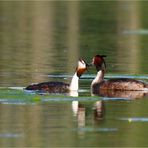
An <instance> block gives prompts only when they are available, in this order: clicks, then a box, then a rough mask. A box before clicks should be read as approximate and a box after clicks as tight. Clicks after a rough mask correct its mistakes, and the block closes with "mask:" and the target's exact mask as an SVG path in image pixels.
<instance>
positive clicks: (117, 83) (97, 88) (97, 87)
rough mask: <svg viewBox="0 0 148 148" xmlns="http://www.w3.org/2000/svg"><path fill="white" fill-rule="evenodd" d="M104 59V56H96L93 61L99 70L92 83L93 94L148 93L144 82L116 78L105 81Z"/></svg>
mask: <svg viewBox="0 0 148 148" xmlns="http://www.w3.org/2000/svg"><path fill="white" fill-rule="evenodd" d="M103 57H104V56H101V55H96V56H95V57H94V58H93V61H92V64H93V65H95V67H96V70H97V75H96V77H95V79H94V80H93V81H92V83H91V91H92V93H93V94H104V93H105V92H106V93H109V94H115V92H116V91H118V92H119V93H118V94H120V95H121V92H123V91H143V94H147V93H148V84H146V83H144V82H142V81H138V80H135V79H130V78H119V79H118V78H116V79H109V80H104V74H105V71H106V64H105V60H104V58H103ZM111 91H112V92H111ZM110 92H111V93H110ZM124 94H126V95H127V94H129V93H124ZM130 94H131V93H130ZM138 94H139V93H138ZM141 94H142V93H141ZM106 95H108V94H106ZM122 95H123V94H122ZM123 96H125V95H123ZM137 96H138V95H137Z"/></svg>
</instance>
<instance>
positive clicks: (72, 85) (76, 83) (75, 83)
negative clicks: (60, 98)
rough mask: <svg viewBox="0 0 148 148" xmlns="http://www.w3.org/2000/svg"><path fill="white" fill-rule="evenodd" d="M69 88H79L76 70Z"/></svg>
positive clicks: (73, 89) (76, 89) (74, 89)
mask: <svg viewBox="0 0 148 148" xmlns="http://www.w3.org/2000/svg"><path fill="white" fill-rule="evenodd" d="M69 89H70V90H71V91H78V89H79V77H78V76H77V72H76V73H75V74H74V75H73V77H72V80H71V83H70V88H69Z"/></svg>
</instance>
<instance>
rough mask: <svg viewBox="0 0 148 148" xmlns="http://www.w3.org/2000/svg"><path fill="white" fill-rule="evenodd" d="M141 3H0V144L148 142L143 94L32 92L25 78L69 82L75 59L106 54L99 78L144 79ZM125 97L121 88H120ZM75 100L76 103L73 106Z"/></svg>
mask: <svg viewBox="0 0 148 148" xmlns="http://www.w3.org/2000/svg"><path fill="white" fill-rule="evenodd" d="M147 6H148V2H146V1H145V2H138V1H135V2H134V1H132V2H129V1H126V2H123V1H120V2H117V1H107V2H103V1H99V2H97V1H96V2H95V1H94V2H85V1H75V2H68V1H67V2H66V1H65V2H62V1H56V2H54V1H51V2H25V1H24V2H2V1H1V2H0V60H1V62H0V82H1V83H0V87H1V88H0V110H1V112H0V145H1V146H2V147H12V146H14V147H19V146H31V147H37V146H40V147H51V146H52V147H76V146H79V147H80V146H83V147H84V146H89V147H93V146H96V147H99V146H100V147H103V146H111V147H114V146H124V147H127V146H128V147H134V146H148V141H147V136H148V134H147V132H146V131H147V130H148V108H147V106H148V96H144V95H143V94H138V95H137V92H135V93H134V95H136V99H131V98H127V97H119V96H118V97H117V96H116V97H111V98H109V97H101V96H91V93H90V84H91V81H92V79H93V78H94V77H95V74H96V71H95V69H93V68H91V69H90V70H89V71H88V72H86V73H85V75H83V77H82V78H81V79H80V91H79V97H70V96H68V95H66V94H60V95H58V94H57V95H54V94H43V95H39V94H34V93H28V92H25V91H24V90H23V87H25V86H27V85H29V84H30V83H35V82H43V81H52V80H54V81H63V82H68V83H69V82H70V80H71V77H72V74H73V73H74V70H75V66H76V63H77V60H78V59H79V58H80V57H83V58H84V59H85V60H86V61H87V62H90V61H91V59H92V57H93V56H94V55H95V54H104V55H107V58H106V63H107V74H106V76H105V78H106V79H108V78H112V77H113V78H114V77H127V78H135V79H139V80H142V81H145V82H148V75H147V74H148V67H147V65H148V62H147V61H148V60H147V59H148V49H147V47H148V41H147V36H148V20H147V15H146V14H147V13H148V12H147V11H148V10H147ZM124 96H125V94H124ZM78 104H79V108H77V107H78V106H77V105H78Z"/></svg>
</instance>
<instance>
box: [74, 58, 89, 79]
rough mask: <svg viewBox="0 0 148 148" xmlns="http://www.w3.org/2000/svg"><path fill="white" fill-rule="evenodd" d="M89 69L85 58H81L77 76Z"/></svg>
mask: <svg viewBox="0 0 148 148" xmlns="http://www.w3.org/2000/svg"><path fill="white" fill-rule="evenodd" d="M86 70H87V64H86V63H85V61H84V60H83V59H79V61H78V65H77V68H76V72H77V76H78V77H81V75H82V74H83V73H84V72H85V71H86Z"/></svg>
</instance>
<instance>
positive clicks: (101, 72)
mask: <svg viewBox="0 0 148 148" xmlns="http://www.w3.org/2000/svg"><path fill="white" fill-rule="evenodd" d="M103 79H104V70H99V71H98V73H97V76H96V77H95V79H94V80H93V81H92V83H91V86H93V85H95V84H98V83H100V82H102V81H103Z"/></svg>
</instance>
